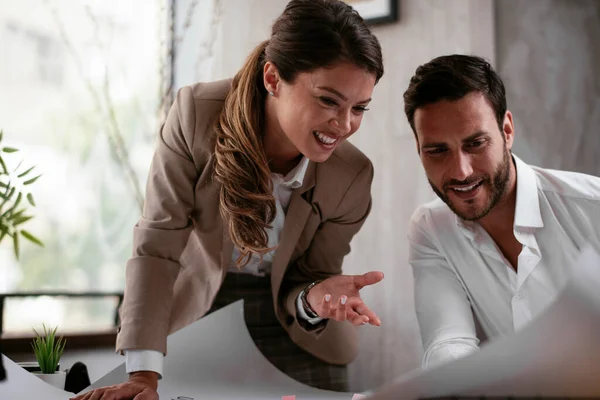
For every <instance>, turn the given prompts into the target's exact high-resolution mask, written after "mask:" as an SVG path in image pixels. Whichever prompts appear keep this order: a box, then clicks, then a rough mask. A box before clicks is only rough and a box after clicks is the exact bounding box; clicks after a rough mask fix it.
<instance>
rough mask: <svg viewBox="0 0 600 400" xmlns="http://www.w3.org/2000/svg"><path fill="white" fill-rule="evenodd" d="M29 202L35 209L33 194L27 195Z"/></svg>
mask: <svg viewBox="0 0 600 400" xmlns="http://www.w3.org/2000/svg"><path fill="white" fill-rule="evenodd" d="M27 201H28V202H29V204H31V205H32V206H34V207H35V200H34V199H33V195H32V194H31V193H27Z"/></svg>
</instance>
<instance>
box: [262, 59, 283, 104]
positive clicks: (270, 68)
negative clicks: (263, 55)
mask: <svg viewBox="0 0 600 400" xmlns="http://www.w3.org/2000/svg"><path fill="white" fill-rule="evenodd" d="M263 81H264V84H265V89H267V92H268V93H269V94H270V95H272V96H274V95H275V94H277V89H278V88H279V82H280V80H279V71H278V70H277V67H276V66H275V64H273V63H272V62H271V61H267V62H266V63H265V66H264V68H263Z"/></svg>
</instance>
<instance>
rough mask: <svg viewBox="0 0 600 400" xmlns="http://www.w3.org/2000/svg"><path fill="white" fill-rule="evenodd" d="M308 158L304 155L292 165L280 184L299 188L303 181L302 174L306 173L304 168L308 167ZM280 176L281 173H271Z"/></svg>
mask: <svg viewBox="0 0 600 400" xmlns="http://www.w3.org/2000/svg"><path fill="white" fill-rule="evenodd" d="M309 161H310V160H309V159H308V158H306V157H305V156H303V157H302V159H301V160H300V162H299V163H298V165H296V166H295V167H294V169H292V170H291V171H290V172H288V173H287V175H286V176H285V177H283V180H282V182H281V184H283V185H285V186H288V187H291V188H292V189H296V188H299V187H300V186H302V184H303V183H304V176H305V175H306V169H307V168H308V163H309ZM273 175H275V176H279V177H281V174H273Z"/></svg>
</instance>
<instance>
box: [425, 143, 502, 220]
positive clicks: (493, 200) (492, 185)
mask: <svg viewBox="0 0 600 400" xmlns="http://www.w3.org/2000/svg"><path fill="white" fill-rule="evenodd" d="M510 162H511V157H510V153H509V151H508V149H506V147H505V148H504V155H503V157H502V162H500V164H498V166H497V167H496V169H495V170H494V176H493V179H491V178H490V177H489V176H484V177H483V180H482V182H481V183H480V186H487V187H488V188H489V189H490V195H489V197H488V201H487V204H486V205H485V206H484V207H483V208H481V209H480V210H476V209H472V210H469V211H467V212H463V211H460V210H458V209H457V208H456V207H454V205H453V204H452V201H451V200H450V199H449V198H448V196H446V194H445V193H446V192H448V191H449V190H453V189H450V188H449V187H448V186H449V185H469V184H471V183H475V182H478V181H480V180H481V178H482V177H481V176H479V177H469V178H467V179H466V180H464V181H462V182H461V181H457V180H452V179H451V180H450V181H448V182H445V183H444V186H443V191H442V190H439V189H438V188H437V187H436V186H435V185H434V184H433V183H432V182H431V181H429V184H430V185H431V188H432V189H433V191H434V192H435V194H437V195H438V197H439V198H440V199H442V200H443V201H444V203H446V204H447V205H448V207H450V209H451V210H452V211H453V212H454V214H456V215H457V216H458V217H460V218H461V219H463V220H466V221H477V220H479V219H481V218H483V217H485V216H486V215H488V213H489V212H490V211H492V209H493V208H494V207H496V205H498V203H499V202H500V200H502V197H503V196H504V194H505V193H506V190H507V188H508V180H509V178H510Z"/></svg>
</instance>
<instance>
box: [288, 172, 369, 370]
mask: <svg viewBox="0 0 600 400" xmlns="http://www.w3.org/2000/svg"><path fill="white" fill-rule="evenodd" d="M372 182H373V164H372V163H371V161H369V160H367V162H366V164H365V166H364V167H363V168H362V169H361V170H360V171H359V172H358V173H357V175H356V176H355V177H354V180H353V181H352V183H351V184H350V186H349V187H348V189H347V191H346V193H345V194H344V196H343V197H342V200H341V201H340V203H339V205H338V206H337V208H336V210H335V212H334V213H333V217H332V218H329V219H328V220H326V221H324V222H323V223H321V225H320V226H319V229H318V230H317V232H316V233H315V236H314V238H313V240H312V242H311V244H310V246H309V248H308V249H307V251H306V252H305V253H304V254H303V255H302V256H301V257H300V258H299V259H298V260H297V261H296V262H295V263H294V264H293V265H292V266H290V268H288V272H287V273H286V275H285V278H284V282H283V283H282V289H281V292H280V299H281V303H282V304H281V305H282V307H283V308H284V311H285V313H287V315H288V316H290V317H292V318H290V317H288V318H287V320H288V321H290V322H291V324H288V326H287V327H286V329H287V330H288V332H289V333H290V336H293V338H294V340H295V341H296V342H302V341H313V340H317V339H318V340H320V341H323V342H329V341H330V340H329V339H328V338H329V337H332V338H335V340H333V341H332V342H333V343H336V345H335V346H333V347H336V348H338V349H339V351H333V348H332V347H329V348H328V349H327V353H328V355H327V358H328V359H327V360H325V361H328V362H330V363H333V364H347V363H349V362H351V361H352V360H353V359H354V358H355V357H356V355H357V353H358V348H357V342H356V340H357V338H356V329H355V327H354V326H353V325H351V324H349V323H347V322H337V321H333V320H324V321H322V322H321V323H319V324H316V325H312V324H308V323H307V322H306V321H304V320H302V318H299V316H298V315H297V309H296V298H297V297H298V294H299V293H300V291H301V290H302V289H304V288H305V287H306V285H307V284H309V283H310V282H313V281H315V280H323V279H327V278H329V277H331V276H334V275H339V274H341V273H342V263H343V260H344V257H345V256H346V255H347V254H348V253H349V252H350V241H351V240H352V238H353V237H354V235H355V234H356V233H357V232H358V231H359V230H360V228H361V227H362V226H363V224H364V222H365V220H366V219H367V217H368V215H369V213H370V211H371V183H372ZM321 356H322V355H321ZM321 358H324V357H321Z"/></svg>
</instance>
